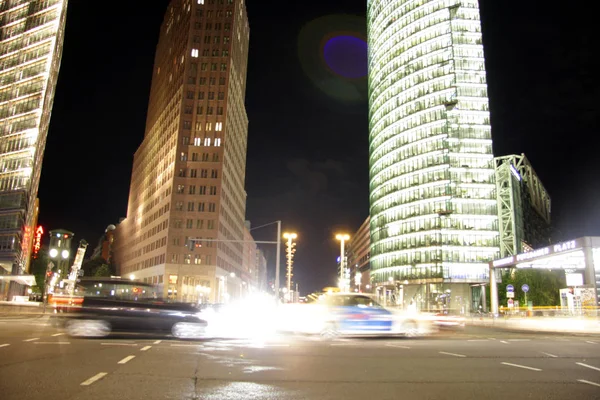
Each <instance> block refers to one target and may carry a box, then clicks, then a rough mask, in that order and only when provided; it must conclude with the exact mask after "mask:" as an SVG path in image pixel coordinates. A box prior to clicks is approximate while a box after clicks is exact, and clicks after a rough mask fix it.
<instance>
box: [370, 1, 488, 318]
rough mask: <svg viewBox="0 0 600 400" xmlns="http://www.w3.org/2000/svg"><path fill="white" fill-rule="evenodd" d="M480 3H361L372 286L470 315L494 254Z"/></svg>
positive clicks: (411, 300) (391, 294)
mask: <svg viewBox="0 0 600 400" xmlns="http://www.w3.org/2000/svg"><path fill="white" fill-rule="evenodd" d="M478 7H479V4H478V1H477V0H370V1H369V2H368V6H367V20H368V43H369V107H370V124H369V130H370V132H369V133H370V136H369V146H370V153H369V154H370V158H369V167H370V207H371V209H370V215H371V266H372V271H371V278H372V280H373V282H374V284H375V285H377V286H378V289H377V290H378V291H379V293H383V292H384V291H385V298H386V299H388V300H392V299H393V301H398V302H401V301H403V302H404V304H410V303H412V304H414V305H416V307H417V308H420V309H436V308H437V309H441V308H454V309H458V310H461V311H466V310H468V309H470V308H475V307H478V306H479V304H481V299H485V297H484V295H485V293H484V289H483V286H481V285H479V284H480V283H483V282H485V281H486V280H487V268H488V267H487V265H488V264H487V263H488V262H489V261H490V260H493V259H495V258H497V257H498V256H499V238H498V235H499V233H498V216H497V210H496V186H495V181H494V159H493V155H492V139H491V128H490V116H489V111H488V97H487V85H486V74H485V65H484V53H483V46H482V35H481V24H480V19H479V9H478ZM401 285H403V288H402V289H403V290H402V292H403V294H404V295H403V299H399V298H396V297H395V296H396V295H397V293H399V292H400V291H399V290H398V289H399V287H400V286H401Z"/></svg>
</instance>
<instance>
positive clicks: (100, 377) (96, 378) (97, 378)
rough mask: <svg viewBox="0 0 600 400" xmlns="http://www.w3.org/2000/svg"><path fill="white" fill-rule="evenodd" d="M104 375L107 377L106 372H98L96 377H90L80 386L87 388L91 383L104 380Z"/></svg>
mask: <svg viewBox="0 0 600 400" xmlns="http://www.w3.org/2000/svg"><path fill="white" fill-rule="evenodd" d="M106 375H108V372H100V373H99V374H96V375H94V376H92V377H91V378H90V379H88V380H87V381H83V382H81V384H80V385H81V386H89V385H91V384H92V383H94V382H96V381H97V380H99V379H102V378H104V377H105V376H106Z"/></svg>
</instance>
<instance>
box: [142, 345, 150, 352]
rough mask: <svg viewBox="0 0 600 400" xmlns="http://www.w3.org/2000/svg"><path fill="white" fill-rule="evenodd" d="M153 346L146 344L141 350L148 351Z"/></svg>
mask: <svg viewBox="0 0 600 400" xmlns="http://www.w3.org/2000/svg"><path fill="white" fill-rule="evenodd" d="M151 348H152V346H144V347H142V348H141V349H140V351H146V350H148V349H151Z"/></svg>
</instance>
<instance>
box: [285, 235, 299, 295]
mask: <svg viewBox="0 0 600 400" xmlns="http://www.w3.org/2000/svg"><path fill="white" fill-rule="evenodd" d="M297 237H298V235H297V234H295V233H288V232H286V233H284V234H283V238H284V239H287V242H286V244H285V245H286V250H285V255H286V259H287V285H286V288H287V294H286V295H287V296H288V300H289V299H290V298H291V297H292V265H293V262H294V253H295V252H296V250H294V247H295V246H296V244H295V243H294V242H293V240H294V239H296V238H297Z"/></svg>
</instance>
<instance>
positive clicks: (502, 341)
mask: <svg viewBox="0 0 600 400" xmlns="http://www.w3.org/2000/svg"><path fill="white" fill-rule="evenodd" d="M500 343H504V344H508V342H505V341H504V340H501V341H500Z"/></svg>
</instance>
